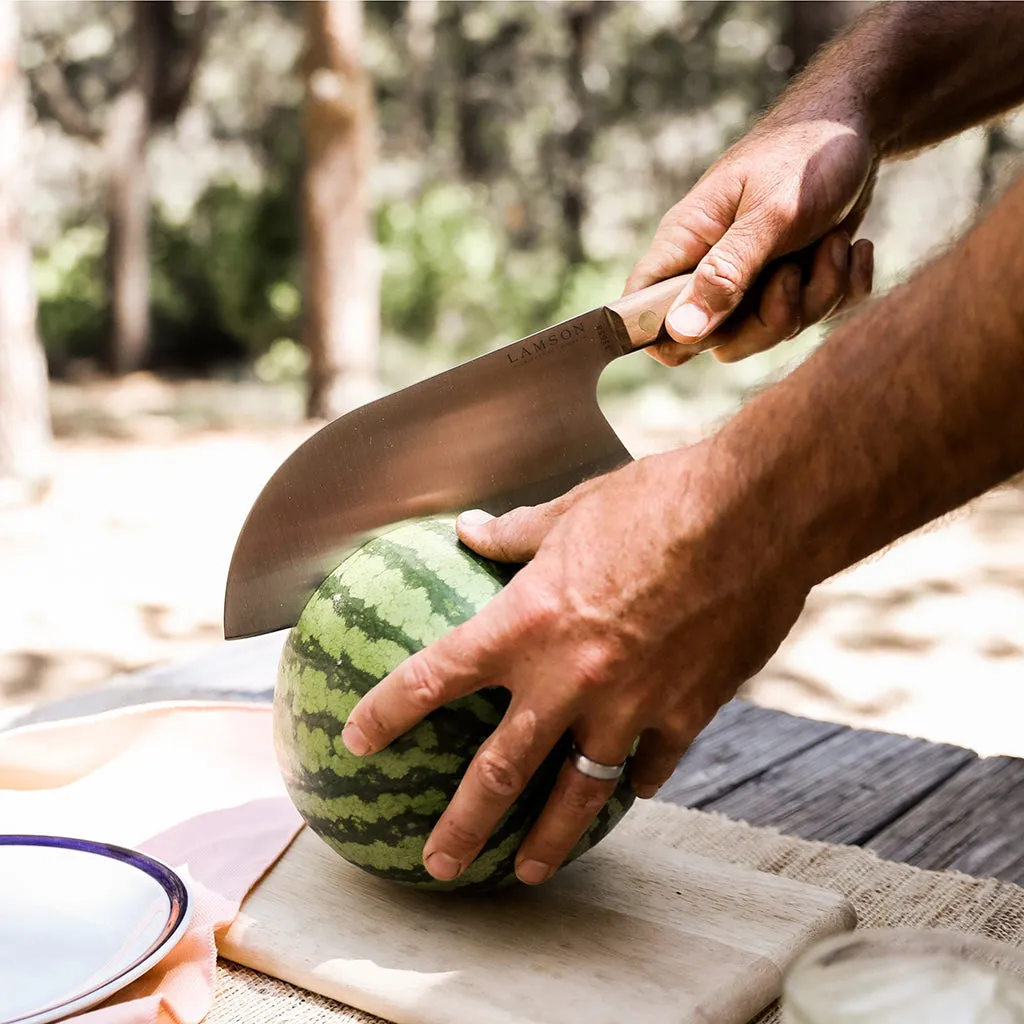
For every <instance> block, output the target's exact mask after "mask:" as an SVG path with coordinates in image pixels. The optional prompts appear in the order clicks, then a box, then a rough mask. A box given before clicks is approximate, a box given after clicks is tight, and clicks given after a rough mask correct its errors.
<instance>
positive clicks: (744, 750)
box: [658, 700, 844, 807]
mask: <svg viewBox="0 0 1024 1024" xmlns="http://www.w3.org/2000/svg"><path fill="white" fill-rule="evenodd" d="M843 729H844V726H841V725H836V724H835V723H833V722H817V721H813V720H811V719H809V718H796V717H794V716H793V715H787V714H786V713H785V712H782V711H773V710H771V709H770V708H762V707H759V706H758V705H756V704H751V703H750V702H749V701H745V700H733V701H730V702H729V703H728V704H726V705H725V706H724V707H723V708H722V709H721V710H720V711H719V712H718V714H717V715H716V716H715V718H714V720H713V721H712V722H711V724H710V725H709V726H708V727H707V728H706V729H705V730H704V731H703V732H702V733H701V734H700V736H698V737H697V739H696V740H695V741H694V743H693V744H692V745H691V747H690V749H689V750H688V751H687V752H686V756H685V757H684V758H683V759H682V761H680V763H679V767H678V768H676V770H675V772H674V773H673V775H672V778H671V779H669V781H668V782H666V783H665V785H664V786H663V787H662V789H661V792H660V793H659V794H658V797H659V799H661V800H667V801H669V802H670V803H676V804H682V805H683V806H686V807H702V806H703V805H704V804H706V803H708V802H709V801H711V800H717V799H719V798H720V797H723V796H725V794H726V793H730V792H732V791H733V790H734V789H737V788H738V787H740V786H742V785H743V784H744V783H746V782H748V781H749V780H750V779H752V778H754V777H755V776H757V775H760V774H762V773H763V772H764V771H766V770H767V769H768V768H770V767H772V765H775V764H778V763H779V762H781V761H785V760H787V759H788V758H791V757H793V756H794V755H796V754H799V753H802V752H803V751H805V750H807V749H808V748H810V747H813V746H814V745H815V744H816V743H821V742H822V741H823V740H825V739H827V738H828V737H829V736H834V735H835V734H836V733H837V732H841V731H842V730H843Z"/></svg>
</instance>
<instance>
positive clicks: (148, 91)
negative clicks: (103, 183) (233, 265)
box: [38, 0, 209, 374]
mask: <svg viewBox="0 0 1024 1024" xmlns="http://www.w3.org/2000/svg"><path fill="white" fill-rule="evenodd" d="M208 14H209V4H205V3H204V4H199V5H198V7H197V8H196V12H195V14H193V15H192V16H191V17H190V18H189V19H188V20H189V21H190V22H191V30H190V31H189V32H187V33H186V32H183V31H182V26H181V19H180V18H179V17H178V15H177V12H176V9H175V4H174V3H173V0H135V3H134V4H133V8H132V19H133V21H132V37H133V49H134V54H133V66H132V71H131V74H130V75H129V77H128V80H127V82H126V83H125V85H124V86H123V88H122V89H121V90H120V92H118V94H117V95H116V96H115V97H114V100H113V102H112V103H111V104H110V109H109V110H108V112H107V117H106V124H105V125H104V127H103V128H102V129H101V128H100V127H99V125H98V124H97V123H96V120H95V119H94V117H93V116H92V114H91V113H90V112H89V111H87V110H86V109H85V108H84V106H83V105H82V104H81V102H80V100H79V99H78V97H77V96H76V95H75V93H74V90H73V89H72V87H71V86H70V85H69V83H68V82H67V80H66V79H65V76H64V74H63V72H62V71H61V70H60V69H59V68H58V67H57V66H56V64H53V63H51V64H50V65H48V66H47V67H46V68H45V69H44V74H43V75H41V76H40V79H39V82H38V84H39V86H40V89H41V90H42V92H43V94H44V96H45V97H46V99H47V102H48V106H49V108H50V112H51V113H52V114H53V116H54V117H55V118H56V119H57V120H58V121H59V122H60V124H61V126H62V127H63V128H64V130H65V131H67V132H69V133H71V134H74V135H78V136H80V137H82V138H86V139H89V140H91V141H92V142H96V143H98V144H100V145H101V146H102V147H103V151H104V156H105V162H106V169H107V196H106V214H107V251H106V265H107V279H108V280H107V283H108V288H109V294H110V321H111V323H110V336H109V339H108V348H107V366H108V369H109V370H110V371H111V372H112V373H114V374H125V373H131V372H132V371H134V370H138V369H140V368H141V367H142V366H143V365H144V364H145V362H146V358H147V356H148V354H149V340H150V338H149V333H150V323H149V181H148V176H147V173H146V150H147V147H148V146H149V139H150V136H151V135H152V134H153V132H154V130H155V129H156V128H158V127H163V126H166V125H169V124H173V123H174V121H175V120H176V119H177V116H178V114H179V112H180V111H181V108H182V107H183V106H184V105H185V101H186V100H187V98H188V94H189V91H190V89H191V86H192V81H193V79H194V78H195V70H196V67H197V66H198V64H199V58H200V57H201V55H202V50H203V44H204V42H205V37H206V23H207V17H208Z"/></svg>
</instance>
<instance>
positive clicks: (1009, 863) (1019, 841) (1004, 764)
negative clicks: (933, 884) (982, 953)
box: [867, 757, 1024, 884]
mask: <svg viewBox="0 0 1024 1024" xmlns="http://www.w3.org/2000/svg"><path fill="white" fill-rule="evenodd" d="M867 846H868V847H870V848H871V849H872V850H875V851H876V852H877V853H878V854H879V856H881V857H885V858H886V859H888V860H899V861H905V862H907V863H909V864H915V865H917V866H918V867H923V868H936V869H942V868H954V869H956V870H958V871H964V872H966V873H967V874H970V875H979V876H985V877H991V878H1001V879H1004V880H1006V881H1011V882H1017V883H1018V884H1024V760H1020V759H1018V758H1014V757H987V758H981V759H978V760H974V761H972V762H970V763H968V764H967V765H966V766H965V767H964V768H963V769H962V770H960V771H959V772H957V773H956V774H955V775H953V776H951V777H950V778H949V779H947V780H946V782H944V783H943V784H942V785H941V786H939V787H938V788H937V789H935V790H933V791H932V792H931V793H930V794H929V796H928V797H926V798H925V799H924V800H922V801H921V802H920V803H919V804H917V806H915V807H913V808H911V809H909V810H908V811H907V812H906V813H905V814H904V815H902V816H901V817H900V818H898V819H897V820H895V821H893V822H891V823H890V824H889V825H888V826H887V827H886V828H884V829H883V830H882V831H880V832H879V833H878V834H877V835H876V836H875V837H874V838H873V839H871V841H870V842H869V843H867Z"/></svg>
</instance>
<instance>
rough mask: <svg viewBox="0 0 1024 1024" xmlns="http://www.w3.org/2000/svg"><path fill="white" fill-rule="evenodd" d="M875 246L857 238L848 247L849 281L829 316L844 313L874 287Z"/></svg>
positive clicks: (864, 239) (865, 296)
mask: <svg viewBox="0 0 1024 1024" xmlns="http://www.w3.org/2000/svg"><path fill="white" fill-rule="evenodd" d="M874 276H875V247H874V245H873V244H872V243H871V242H870V241H868V239H866V238H861V239H858V240H857V241H856V242H854V243H853V246H852V247H851V249H850V281H849V284H848V286H847V289H846V295H845V296H844V297H843V300H842V302H840V303H839V305H838V306H836V308H835V309H834V310H832V313H831V314H830V315H831V316H833V317H834V316H837V315H838V314H840V313H846V312H848V311H849V310H851V309H853V308H854V307H855V306H856V305H858V303H861V302H863V301H864V300H865V299H867V298H869V297H870V295H871V292H872V290H873V289H874Z"/></svg>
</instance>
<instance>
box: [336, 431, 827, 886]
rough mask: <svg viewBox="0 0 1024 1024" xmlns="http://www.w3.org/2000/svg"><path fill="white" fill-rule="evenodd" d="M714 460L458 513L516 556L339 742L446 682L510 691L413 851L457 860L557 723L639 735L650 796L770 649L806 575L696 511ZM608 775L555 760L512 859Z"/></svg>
mask: <svg viewBox="0 0 1024 1024" xmlns="http://www.w3.org/2000/svg"><path fill="white" fill-rule="evenodd" d="M721 477H722V470H721V468H720V467H719V466H717V465H716V463H715V460H714V459H712V458H710V453H709V449H708V446H707V445H699V446H695V447H693V448H690V449H687V450H685V451H682V452H676V453H672V454H670V455H661V456H653V457H650V458H647V459H643V460H641V461H638V462H635V463H632V464H630V465H628V466H626V467H624V468H623V469H621V470H618V471H616V472H614V473H611V474H609V475H607V476H604V477H601V478H598V479H596V480H592V481H589V482H588V483H586V484H584V485H582V486H580V487H578V488H576V489H575V490H573V491H572V492H570V493H569V494H567V495H565V496H564V497H562V498H559V499H557V500H556V501H554V502H551V503H549V504H546V505H542V506H538V507H535V508H524V509H518V510H515V511H513V512H511V513H509V514H508V515H506V516H503V517H502V518H501V519H497V520H490V521H488V520H487V517H485V516H481V515H480V514H475V515H474V514H472V513H469V514H465V515H464V516H462V517H461V519H460V521H459V534H460V537H461V539H462V540H463V541H464V542H465V543H466V544H467V545H468V546H469V547H471V548H473V549H474V550H476V551H477V552H479V553H480V554H482V555H484V556H486V557H487V558H490V559H494V560H497V561H507V562H517V563H519V562H527V563H528V564H526V565H525V567H524V568H522V569H521V570H520V571H519V572H518V574H517V575H516V576H515V577H514V578H513V579H512V580H511V582H509V583H508V584H507V585H506V586H505V587H504V588H503V589H502V590H501V592H500V593H498V594H497V595H496V596H495V597H493V598H492V599H491V600H490V602H489V603H488V604H487V605H486V606H485V607H484V608H483V609H482V610H481V611H480V612H479V613H478V614H476V615H475V616H473V617H472V618H470V619H469V620H468V621H467V622H465V623H464V624H462V625H460V626H457V627H456V628H455V629H453V630H451V631H450V632H448V633H446V634H445V635H444V636H443V637H441V638H440V639H438V640H437V641H435V642H434V643H432V644H430V645H429V646H427V647H426V648H425V649H424V650H422V651H420V652H419V653H417V654H414V655H413V656H412V657H410V658H408V659H407V660H405V661H403V662H402V664H401V665H399V666H398V668H397V669H396V670H395V671H393V672H392V673H391V674H390V675H389V676H387V677H386V678H385V679H384V680H382V681H381V682H380V683H379V684H378V685H376V686H375V687H374V688H373V689H372V690H371V691H370V692H369V693H367V694H366V696H364V697H363V698H362V699H361V700H360V701H359V703H358V704H357V705H356V706H355V708H354V709H353V710H352V712H351V713H350V715H349V717H348V722H347V725H346V727H345V731H344V733H343V738H344V742H345V745H346V747H348V749H349V750H350V751H351V752H352V753H353V754H357V755H366V754H369V753H371V752H376V751H379V750H381V749H383V748H384V747H386V746H387V745H388V744H389V743H391V742H392V741H393V740H395V739H397V738H398V737H400V736H402V735H403V734H405V733H406V732H407V731H408V730H409V729H411V728H413V727H414V726H416V725H417V723H419V722H420V721H421V720H422V719H423V718H424V717H425V716H426V715H428V714H429V713H431V712H433V711H435V710H436V709H438V708H441V707H443V706H445V705H448V704H450V703H451V702H452V701H453V700H456V699H458V698H460V697H464V696H465V695H467V694H471V693H475V692H477V691H479V690H482V689H484V688H486V687H494V686H496V685H499V686H501V687H504V688H505V689H507V690H508V691H510V693H511V702H510V704H509V705H508V708H507V710H506V711H505V712H504V715H503V717H502V719H501V721H500V723H499V724H498V725H497V727H496V728H495V729H494V731H493V732H492V733H491V734H490V736H489V737H488V738H487V740H486V741H485V742H484V743H483V744H482V745H481V746H480V748H479V750H478V751H477V753H476V756H475V757H474V758H473V760H472V762H471V763H470V765H469V767H468V769H467V770H466V772H465V775H464V777H463V780H462V782H461V784H460V786H459V787H458V790H457V792H456V793H455V795H454V797H453V798H452V800H451V802H450V803H449V805H448V807H447V809H446V810H445V811H444V813H443V814H442V815H441V817H440V819H439V821H438V823H437V825H436V827H435V828H434V831H433V833H432V835H431V837H430V839H429V840H428V841H427V844H426V847H425V848H424V851H423V859H424V863H425V864H426V867H427V870H428V871H429V872H430V874H431V875H432V876H433V877H434V878H437V879H443V880H451V879H454V878H456V877H458V876H459V875H461V874H462V872H464V871H465V870H466V869H467V868H468V867H469V865H470V864H471V862H472V861H473V860H474V858H475V857H476V856H477V854H478V852H479V851H480V850H481V849H482V848H483V846H484V844H485V843H486V842H487V840H488V837H489V836H490V835H491V833H492V832H493V831H494V829H495V827H496V826H497V825H498V823H499V822H500V821H501V820H502V818H503V816H504V815H505V813H506V811H507V810H508V808H509V807H510V806H511V805H512V804H513V802H514V801H515V800H516V798H517V797H518V796H519V794H520V793H521V792H522V791H523V789H524V787H525V786H526V785H527V783H528V781H529V780H530V779H531V777H532V776H533V775H534V773H535V772H536V771H537V769H538V768H539V767H540V766H541V765H542V763H544V762H545V759H547V758H548V757H549V755H550V754H551V751H552V750H553V748H555V746H556V745H557V744H558V743H559V741H560V740H561V739H562V737H563V736H564V735H565V733H566V732H567V731H568V732H571V734H572V736H573V737H574V739H575V742H576V745H577V747H578V749H579V750H580V751H582V752H583V753H584V754H585V755H586V756H587V757H588V758H591V759H592V760H594V761H597V762H601V763H603V764H608V765H614V764H617V763H619V762H621V761H623V760H625V759H626V758H627V756H628V755H629V754H630V751H631V750H632V749H633V747H634V744H635V742H636V740H637V739H638V738H639V740H640V743H639V747H638V749H637V751H636V754H635V755H634V757H633V758H632V761H631V765H630V777H631V780H632V784H633V786H634V789H635V791H636V792H637V794H638V795H640V796H652V795H653V794H654V793H655V792H656V791H657V789H658V788H659V787H660V785H661V784H662V783H664V782H665V780H666V779H667V778H668V777H669V776H670V775H671V773H672V771H673V769H674V767H675V765H676V763H677V761H678V759H679V758H680V757H681V756H682V754H683V752H684V751H685V750H686V747H687V746H688V744H689V743H690V742H691V740H692V739H693V738H694V737H695V736H696V735H697V733H698V732H699V731H700V730H701V729H703V728H704V726H705V725H707V723H708V722H709V721H710V720H711V718H712V717H713V716H714V714H715V712H716V711H717V710H718V708H719V706H720V705H721V704H722V703H724V702H725V701H727V700H728V699H729V698H730V697H732V696H733V694H734V693H735V691H736V689H737V688H738V686H739V685H740V684H741V683H742V682H743V681H744V680H745V679H747V678H748V677H749V676H750V675H751V674H753V672H755V671H756V670H757V669H759V668H760V667H761V666H762V665H763V664H764V662H765V661H766V660H767V659H768V657H770V656H771V654H772V653H773V652H774V650H775V649H776V647H777V646H778V644H779V643H780V642H781V640H782V639H783V637H784V636H785V634H786V633H787V632H788V631H789V629H790V628H791V626H792V624H793V622H794V621H795V620H796V617H797V615H798V614H799V612H800V610H801V608H802V606H803V601H804V598H805V596H806V593H807V589H808V588H807V587H803V586H800V585H798V584H797V583H796V582H795V577H794V584H793V586H792V588H791V591H790V592H789V593H783V592H780V591H779V589H778V580H779V578H780V576H784V575H785V574H782V573H778V572H774V571H771V570H772V569H773V568H777V567H774V566H772V564H771V560H770V559H769V558H767V557H766V558H765V559H764V560H761V561H751V560H750V559H749V557H748V555H749V550H747V549H745V546H744V545H743V544H737V542H736V541H737V535H736V534H735V533H734V532H732V531H731V530H726V529H725V528H724V523H723V521H722V519H723V517H721V516H720V515H715V516H712V515H711V514H710V507H711V506H710V505H709V495H708V484H709V482H711V481H715V480H718V479H719V478H721ZM614 789H615V783H614V782H610V781H601V780H597V779H593V778H590V777H588V776H585V775H583V774H581V773H580V772H579V771H577V770H576V769H575V768H574V767H573V766H572V764H571V763H570V762H568V761H566V762H565V763H564V765H563V766H562V768H561V770H560V772H559V774H558V778H557V781H556V783H555V786H554V789H553V791H552V794H551V797H550V799H549V800H548V802H547V805H546V807H545V809H544V811H543V812H542V813H541V815H540V818H539V820H538V821H537V823H536V824H535V825H534V826H533V828H532V830H531V831H530V833H529V835H528V836H527V838H526V839H525V841H524V842H523V843H522V845H521V847H520V849H519V853H518V856H517V859H516V874H517V875H518V876H519V878H520V879H521V880H522V881H524V882H528V883H539V882H542V881H545V880H546V879H547V878H550V877H551V875H552V874H553V873H554V872H555V870H556V869H557V868H558V866H559V865H560V864H561V863H562V862H563V861H564V859H565V858H566V856H567V855H568V854H569V852H570V851H571V850H572V849H573V847H574V846H575V845H576V843H577V841H578V840H579V838H580V836H581V835H582V834H583V833H584V831H585V830H586V829H587V827H588V826H589V825H590V824H591V822H592V820H593V819H594V817H595V815H596V814H597V813H598V811H599V810H600V809H601V808H602V806H603V805H604V804H605V802H606V801H607V800H608V798H609V797H610V795H611V794H612V792H613V790H614Z"/></svg>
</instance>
